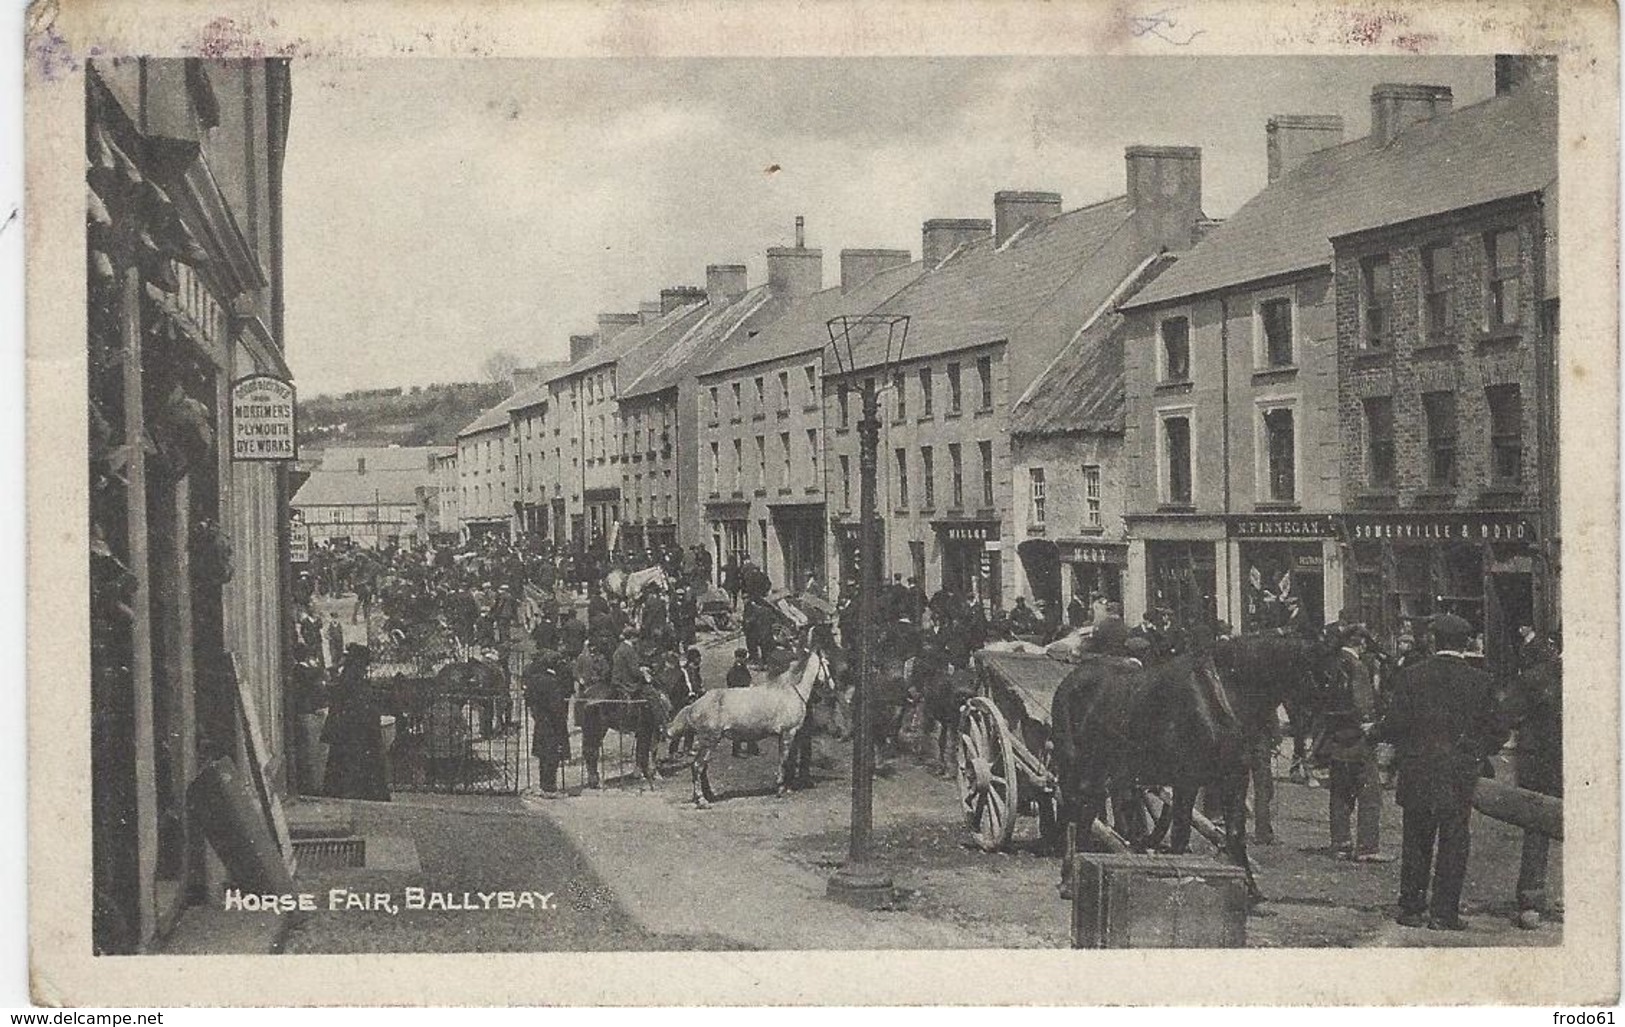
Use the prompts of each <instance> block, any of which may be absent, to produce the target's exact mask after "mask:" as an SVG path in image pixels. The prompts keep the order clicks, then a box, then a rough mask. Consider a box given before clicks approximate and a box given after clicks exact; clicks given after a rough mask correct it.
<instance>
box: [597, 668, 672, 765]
mask: <svg viewBox="0 0 1625 1027" xmlns="http://www.w3.org/2000/svg"><path fill="white" fill-rule="evenodd" d="M671 713H672V709H671V700H670V699H667V698H666V697H665V696H664V695H662V694H661V693H660V692H659V691H657V690H655V689H648V690H646V691H645V692H644V693H643V694H642V695H641V696H640V697H639V698H636V699H611V698H584V699H582V700H581V758H582V761H583V762H585V763H586V765H587V787H588V788H601V787H603V782H602V781H601V780H600V778H599V776H598V757H599V754H600V753H601V752H602V751H603V747H604V735H605V734H607V733H608V732H609V730H610V729H611V728H613V729H614V730H616V731H619V732H621V733H622V734H629V735H631V736H632V737H633V739H634V740H635V743H636V745H635V750H634V751H635V753H636V756H637V765H638V773H639V774H640V775H642V777H643V781H644V783H645V784H646V785H647V786H648V787H650V788H653V787H654V786H655V780H656V779H655V771H654V755H653V754H654V747H655V739H656V738H658V737H659V736H660V734H661V732H663V731H665V730H666V724H667V723H668V722H669V721H670V720H671Z"/></svg>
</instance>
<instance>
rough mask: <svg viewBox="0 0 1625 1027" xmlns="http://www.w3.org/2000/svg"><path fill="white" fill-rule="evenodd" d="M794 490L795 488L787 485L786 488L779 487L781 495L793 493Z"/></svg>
mask: <svg viewBox="0 0 1625 1027" xmlns="http://www.w3.org/2000/svg"><path fill="white" fill-rule="evenodd" d="M794 491H795V489H792V488H790V487H789V486H785V487H784V488H781V489H779V495H781V496H788V495H789V494H790V493H792V492H794Z"/></svg>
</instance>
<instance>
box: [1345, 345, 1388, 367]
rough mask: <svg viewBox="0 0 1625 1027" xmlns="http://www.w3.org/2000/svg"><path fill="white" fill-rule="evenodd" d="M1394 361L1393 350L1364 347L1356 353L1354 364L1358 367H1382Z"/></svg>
mask: <svg viewBox="0 0 1625 1027" xmlns="http://www.w3.org/2000/svg"><path fill="white" fill-rule="evenodd" d="M1393 362H1394V354H1393V351H1391V350H1386V349H1381V350H1376V349H1362V350H1360V352H1358V353H1356V354H1354V366H1355V367H1356V368H1362V367H1380V366H1382V365H1384V364H1391V363H1393Z"/></svg>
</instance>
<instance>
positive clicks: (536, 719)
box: [520, 649, 570, 799]
mask: <svg viewBox="0 0 1625 1027" xmlns="http://www.w3.org/2000/svg"><path fill="white" fill-rule="evenodd" d="M561 663H562V660H561V659H560V657H559V654H558V653H556V652H554V651H553V650H551V649H543V650H541V651H540V652H538V653H537V654H536V655H535V657H533V658H532V659H531V661H530V662H529V663H528V664H526V666H525V672H524V674H523V675H522V676H521V677H520V681H521V683H522V684H523V685H524V689H525V706H526V707H527V708H528V709H529V710H530V717H531V741H530V752H531V755H532V756H534V757H536V759H537V760H538V761H539V763H540V764H541V780H540V784H541V791H542V795H543V796H544V797H546V798H550V799H551V798H556V797H558V795H559V768H560V767H561V766H562V765H563V764H564V762H565V761H566V760H568V759H569V758H570V682H569V678H568V676H567V675H566V674H565V673H563V672H562V670H561V667H560V664H561Z"/></svg>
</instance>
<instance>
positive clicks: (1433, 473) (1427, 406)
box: [1422, 392, 1456, 488]
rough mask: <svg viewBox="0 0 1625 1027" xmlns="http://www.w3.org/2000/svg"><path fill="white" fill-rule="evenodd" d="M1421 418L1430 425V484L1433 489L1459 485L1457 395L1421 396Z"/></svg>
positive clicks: (1428, 429)
mask: <svg viewBox="0 0 1625 1027" xmlns="http://www.w3.org/2000/svg"><path fill="white" fill-rule="evenodd" d="M1422 415H1423V418H1424V420H1425V421H1426V424H1427V445H1428V484H1429V485H1431V486H1433V487H1434V488H1454V487H1455V485H1456V394H1455V393H1454V392H1424V393H1422Z"/></svg>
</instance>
